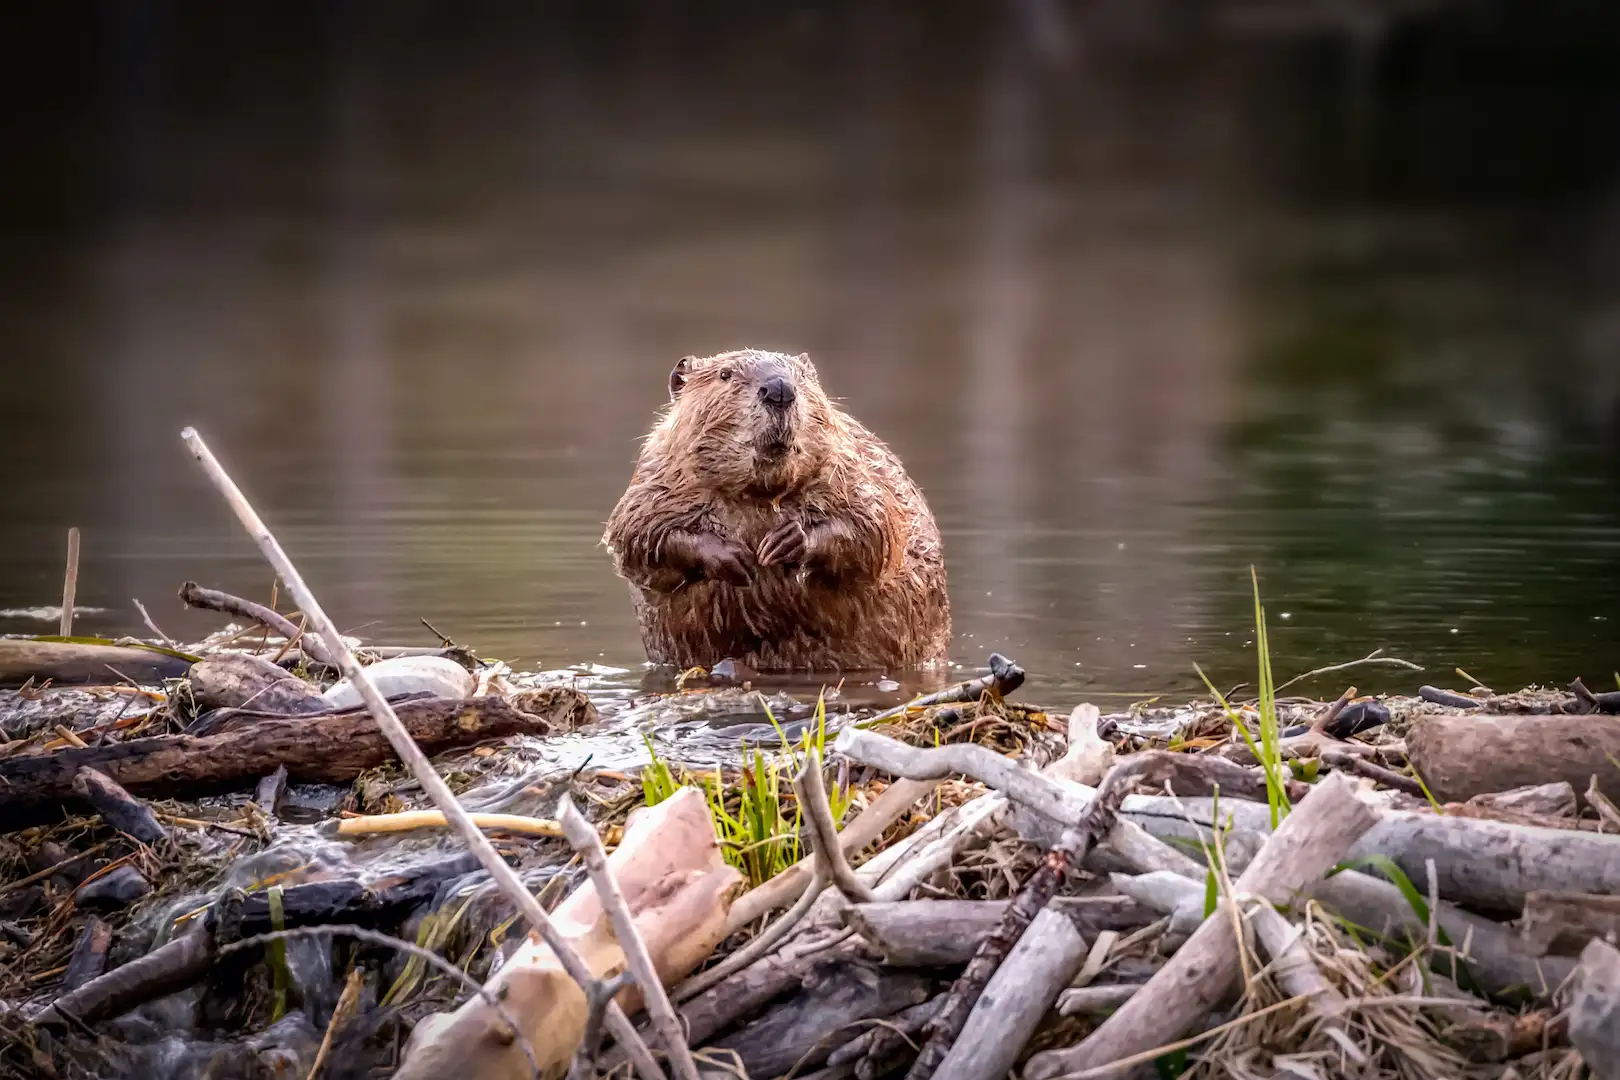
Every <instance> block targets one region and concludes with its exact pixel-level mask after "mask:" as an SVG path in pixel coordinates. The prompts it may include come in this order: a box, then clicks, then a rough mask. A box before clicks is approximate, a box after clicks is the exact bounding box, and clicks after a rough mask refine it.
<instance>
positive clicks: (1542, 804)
mask: <svg viewBox="0 0 1620 1080" xmlns="http://www.w3.org/2000/svg"><path fill="white" fill-rule="evenodd" d="M1463 805H1464V806H1466V807H1470V808H1472V809H1483V810H1503V811H1507V812H1509V813H1515V814H1525V815H1528V816H1532V817H1554V818H1572V817H1574V816H1575V812H1576V805H1575V788H1574V787H1573V786H1572V785H1571V784H1570V783H1569V781H1568V780H1560V781H1558V782H1557V783H1553V784H1536V785H1533V786H1531V787H1520V788H1514V789H1513V790H1511V791H1493V792H1489V793H1487V794H1484V795H1475V796H1474V797H1473V798H1471V799H1469V800H1468V801H1467V802H1466V803H1464V804H1463ZM1448 812H1449V811H1448Z"/></svg>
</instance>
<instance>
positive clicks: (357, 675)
mask: <svg viewBox="0 0 1620 1080" xmlns="http://www.w3.org/2000/svg"><path fill="white" fill-rule="evenodd" d="M181 438H183V439H184V440H185V441H186V445H187V446H189V447H190V448H191V452H192V453H193V454H194V455H195V456H196V458H197V460H198V462H200V463H201V464H202V467H203V470H204V471H205V472H207V473H208V477H209V479H210V480H212V481H213V483H214V486H215V487H216V488H217V489H218V490H219V492H220V494H221V495H223V496H224V497H225V501H226V502H228V503H229V504H230V506H231V509H232V510H233V511H235V513H236V516H237V518H238V519H239V520H240V521H241V522H242V525H243V526H244V527H245V528H246V529H247V531H248V535H250V536H251V537H253V540H254V542H255V543H257V544H258V546H259V550H260V551H262V552H263V553H264V556H265V558H266V559H267V560H268V561H269V562H270V565H271V566H272V567H274V568H275V571H276V573H277V574H278V575H280V577H281V580H282V581H285V582H286V583H287V589H288V591H289V592H291V593H292V595H293V599H294V600H295V601H296V602H297V603H298V607H299V609H300V610H302V611H303V612H304V614H306V615H307V616H309V621H310V623H311V624H312V625H313V626H314V627H315V629H316V630H317V631H319V633H320V635H321V637H322V638H324V639H325V642H326V645H327V647H328V649H329V651H330V652H331V653H333V654H336V659H337V666H338V670H339V671H341V672H342V674H343V676H344V677H345V678H347V679H348V680H349V681H350V682H351V683H352V684H353V685H354V687H355V689H356V690H358V691H359V692H360V697H361V699H362V700H364V701H365V703H366V707H367V709H368V710H369V711H370V713H371V716H372V719H374V720H376V722H377V726H378V727H379V728H381V729H382V732H383V735H384V737H386V738H387V740H388V743H389V745H390V746H392V747H393V748H394V752H395V753H396V754H398V755H399V756H400V759H401V760H402V761H404V762H405V764H406V766H408V767H409V768H410V771H411V774H412V775H413V776H414V777H416V780H417V782H418V783H419V784H421V785H422V790H423V791H424V792H426V793H427V796H428V797H429V798H430V799H432V800H433V803H434V805H436V806H437V807H438V808H439V809H440V810H442V811H444V816H445V818H446V819H447V820H448V821H449V822H450V823H451V825H452V827H453V828H454V829H455V831H456V832H457V833H458V834H459V835H460V836H461V839H462V840H463V841H464V842H465V843H466V844H467V846H468V847H469V848H471V849H472V851H473V854H475V855H476V856H477V857H478V861H479V863H480V864H482V865H483V867H484V869H486V870H488V871H489V874H490V877H491V879H492V880H493V881H494V882H495V885H496V887H497V888H499V889H500V890H501V892H502V893H503V894H505V896H506V898H507V899H508V900H510V901H511V902H512V903H513V905H514V906H516V908H517V910H518V911H519V912H520V913H521V914H522V915H523V917H524V918H525V919H526V920H528V923H529V925H530V926H531V927H533V928H534V929H535V930H536V931H538V932H539V934H540V937H541V939H542V940H544V941H545V943H546V944H547V945H548V946H549V947H550V948H551V951H552V952H553V953H555V954H556V956H557V960H558V962H559V963H561V964H562V967H563V970H564V971H566V972H567V973H568V974H569V976H570V977H572V978H573V980H574V981H575V982H577V983H578V984H579V985H580V986H581V987H582V988H583V987H587V986H589V985H590V984H591V983H592V982H593V981H595V980H594V977H593V976H592V974H591V969H590V968H589V967H587V966H586V964H585V961H584V960H583V959H582V958H581V957H580V955H579V953H578V952H577V951H576V950H575V949H574V947H573V946H572V945H571V944H570V943H569V941H568V939H567V938H565V937H564V936H563V935H562V933H561V932H560V931H559V930H558V929H557V927H556V925H555V924H554V923H553V922H552V921H551V918H550V917H549V916H548V915H547V914H546V912H545V909H544V908H542V907H541V906H540V903H539V901H537V900H536V899H535V898H534V895H533V894H532V893H530V892H529V890H528V889H526V888H525V887H524V885H523V879H522V878H520V877H518V875H517V872H516V871H515V870H513V869H512V867H510V866H509V865H507V862H506V860H505V859H502V858H501V856H500V854H499V853H498V852H497V851H496V850H495V845H494V844H491V843H490V842H489V838H488V837H486V836H485V835H484V834H483V832H482V831H480V830H479V828H478V826H477V825H476V824H474V823H473V820H472V818H470V817H468V816H467V811H466V810H465V809H463V808H462V806H461V804H460V803H459V802H457V801H456V797H455V795H454V794H453V793H451V791H450V787H449V785H448V784H446V783H445V782H444V778H443V777H441V776H440V775H439V774H438V773H437V772H436V771H434V768H433V765H432V763H431V762H429V761H428V759H427V755H426V754H424V753H422V748H421V747H419V746H417V745H416V742H415V741H414V740H413V739H412V738H411V735H410V732H409V731H407V730H406V728H405V725H404V724H402V723H400V720H399V717H398V716H396V715H395V714H394V710H393V707H392V706H390V705H389V704H388V702H387V700H386V699H385V698H384V697H383V696H382V694H381V693H380V692H379V691H378V690H377V685H376V684H375V683H373V682H372V681H371V677H370V676H369V675H367V674H366V671H365V669H364V668H362V667H361V666H360V663H359V661H357V660H356V659H355V657H354V653H352V652H351V651H350V650H349V646H348V643H347V642H345V641H344V640H343V635H342V634H340V633H339V632H338V628H337V626H336V625H335V624H334V623H333V622H332V620H331V619H330V618H329V617H328V616H327V614H326V611H325V610H324V609H323V608H322V607H321V605H320V602H319V601H318V600H316V599H315V595H314V593H312V592H310V590H309V586H308V585H306V584H304V578H303V576H302V575H301V574H299V572H298V568H297V567H295V566H294V565H293V563H292V560H291V559H289V558H287V555H286V553H285V552H284V551H282V549H281V545H280V544H279V543H277V542H276V538H275V537H274V536H272V535H271V534H270V530H269V529H267V528H266V527H265V524H264V522H263V521H261V520H260V519H259V515H258V514H257V513H256V512H255V511H254V509H253V507H252V506H251V505H250V504H249V503H248V501H247V499H246V497H245V496H243V494H242V492H241V491H240V490H239V489H238V488H237V486H236V484H235V483H234V482H233V481H232V480H231V478H230V477H229V476H228V475H227V474H226V472H225V470H224V469H223V468H222V467H221V466H220V464H219V462H218V461H216V460H215V458H214V455H213V453H212V452H210V451H209V449H208V447H207V446H206V445H205V444H204V443H203V441H202V438H201V436H199V435H198V434H197V432H196V431H195V430H194V429H192V428H186V429H185V431H183V432H181ZM592 835H594V833H593V834H592ZM608 1030H609V1031H611V1032H612V1033H613V1037H614V1038H615V1039H618V1040H620V1041H621V1042H623V1043H625V1045H626V1046H628V1047H630V1048H631V1051H632V1054H631V1056H632V1060H633V1061H634V1062H635V1065H636V1072H637V1073H639V1074H640V1075H641V1077H642V1080H662V1076H663V1074H662V1071H661V1070H660V1069H659V1068H658V1063H657V1062H656V1061H654V1060H653V1058H652V1055H650V1054H647V1053H645V1047H643V1048H642V1051H643V1052H642V1053H640V1054H637V1053H635V1052H634V1051H635V1043H636V1042H639V1037H638V1036H637V1035H636V1033H635V1032H636V1029H635V1028H634V1027H633V1026H632V1025H631V1023H630V1020H629V1018H628V1017H626V1016H625V1015H624V1010H623V1009H621V1008H619V1006H618V1004H617V1003H614V1004H610V1005H609V1006H608ZM518 1033H519V1034H521V1029H519V1032H518ZM525 1046H526V1047H527V1043H525ZM526 1052H527V1053H529V1054H530V1059H531V1061H532V1060H533V1051H532V1048H530V1049H527V1050H526Z"/></svg>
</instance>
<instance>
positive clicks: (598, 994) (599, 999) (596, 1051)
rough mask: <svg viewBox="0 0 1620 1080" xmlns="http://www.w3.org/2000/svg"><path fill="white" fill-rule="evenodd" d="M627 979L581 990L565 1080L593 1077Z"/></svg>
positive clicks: (600, 982) (591, 1079)
mask: <svg viewBox="0 0 1620 1080" xmlns="http://www.w3.org/2000/svg"><path fill="white" fill-rule="evenodd" d="M426 621H427V620H426V619H424V620H423V622H426ZM429 629H432V628H431V627H429ZM631 981H632V980H631V977H630V973H629V972H628V971H621V972H619V973H618V974H617V975H615V976H613V977H612V978H611V979H598V980H597V981H596V982H594V983H592V984H591V985H590V988H589V989H587V990H586V991H585V1035H584V1037H583V1038H581V1039H580V1040H579V1049H578V1050H576V1051H574V1060H573V1061H572V1062H571V1063H569V1066H568V1080H594V1078H595V1076H596V1060H597V1058H598V1057H600V1056H601V1053H602V1017H603V1016H604V1015H605V1014H606V1012H607V1003H608V1002H610V1001H612V1000H613V999H614V998H615V997H617V996H618V993H619V991H620V990H623V989H624V988H625V987H626V986H628V985H630V983H631Z"/></svg>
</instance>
